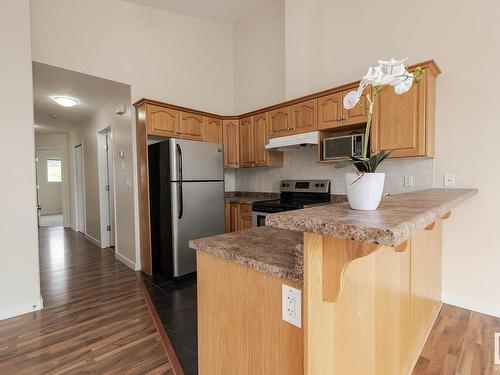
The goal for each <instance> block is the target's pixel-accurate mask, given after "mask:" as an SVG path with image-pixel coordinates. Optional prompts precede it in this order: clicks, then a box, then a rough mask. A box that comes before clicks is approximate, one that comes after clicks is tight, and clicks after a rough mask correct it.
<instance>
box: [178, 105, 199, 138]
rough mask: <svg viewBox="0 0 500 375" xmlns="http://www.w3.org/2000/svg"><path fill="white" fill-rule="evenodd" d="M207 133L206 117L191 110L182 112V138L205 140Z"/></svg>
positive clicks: (180, 133)
mask: <svg viewBox="0 0 500 375" xmlns="http://www.w3.org/2000/svg"><path fill="white" fill-rule="evenodd" d="M204 135H205V118H204V116H201V115H197V114H194V113H190V112H180V121H179V135H178V136H180V138H182V139H188V140H191V141H203V140H204Z"/></svg>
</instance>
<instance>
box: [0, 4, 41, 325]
mask: <svg viewBox="0 0 500 375" xmlns="http://www.w3.org/2000/svg"><path fill="white" fill-rule="evenodd" d="M0 45H1V46H2V49H1V52H0V55H1V57H0V82H1V86H2V89H1V90H0V113H1V114H2V117H1V118H2V125H1V126H0V144H1V147H0V170H1V171H2V179H1V183H0V238H1V239H2V245H1V247H0V255H1V267H2V269H1V271H0V319H4V318H7V317H9V316H13V315H17V314H22V313H25V312H29V311H32V310H33V309H39V308H40V306H41V302H42V301H41V297H40V278H39V269H38V236H37V226H36V225H37V224H36V198H35V162H34V157H35V141H34V132H33V81H32V73H31V50H30V46H31V42H30V18H29V2H28V1H27V0H4V1H2V2H0Z"/></svg>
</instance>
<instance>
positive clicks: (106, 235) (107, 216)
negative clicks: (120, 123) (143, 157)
mask: <svg viewBox="0 0 500 375" xmlns="http://www.w3.org/2000/svg"><path fill="white" fill-rule="evenodd" d="M97 140H98V160H99V198H100V199H99V202H100V217H101V247H102V248H103V249H104V248H107V247H109V248H114V246H115V194H114V192H115V186H114V185H115V184H114V173H113V172H114V167H113V133H112V132H111V127H107V128H105V129H103V130H101V131H100V132H99V133H98V134H97Z"/></svg>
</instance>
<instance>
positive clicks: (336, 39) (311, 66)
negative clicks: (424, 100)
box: [286, 0, 500, 316]
mask: <svg viewBox="0 0 500 375" xmlns="http://www.w3.org/2000/svg"><path fill="white" fill-rule="evenodd" d="M295 2H296V0H291V1H288V0H287V3H286V4H287V6H293V4H294V3H295ZM307 3H308V7H309V10H308V14H309V17H310V18H312V19H314V20H315V22H314V23H313V26H311V27H309V41H308V44H309V45H308V48H309V51H310V54H311V56H315V59H311V60H310V61H309V63H308V65H307V66H308V72H307V74H306V75H305V76H306V77H307V78H305V80H306V82H302V84H303V87H305V89H304V92H303V94H307V93H308V92H314V91H318V90H321V89H323V88H327V87H331V86H335V85H337V84H341V83H343V82H348V81H352V80H356V79H359V78H360V76H361V75H362V74H363V73H365V70H366V69H367V67H368V66H369V65H370V64H374V63H376V61H377V59H379V58H381V57H391V56H394V57H406V56H408V57H409V60H408V62H409V63H416V62H419V61H423V60H427V59H430V58H433V59H435V60H436V61H437V63H438V64H439V66H440V67H441V69H442V70H443V74H442V75H441V76H440V77H439V78H438V83H437V114H436V142H437V143H436V158H435V161H434V184H435V186H437V187H441V186H442V181H443V173H444V172H454V173H455V174H456V179H457V186H458V187H477V188H479V189H480V193H479V195H478V196H477V197H475V198H473V199H472V200H471V201H470V202H468V203H466V204H465V205H464V206H463V207H462V208H460V209H457V210H456V212H455V213H454V215H453V216H452V219H450V220H449V221H447V222H446V223H445V226H444V238H445V239H444V263H443V287H444V291H443V297H444V300H445V301H448V302H450V303H454V304H458V305H461V306H464V307H468V308H471V309H473V310H479V311H483V312H486V313H490V314H494V315H497V316H500V290H499V289H498V264H500V251H499V245H498V244H497V243H498V242H497V241H496V238H495V236H494V234H495V233H497V232H498V228H497V227H498V219H497V216H498V214H497V209H498V207H500V195H499V194H498V191H499V190H500V176H499V174H498V172H497V171H496V169H495V168H492V167H491V164H489V163H488V162H483V160H496V159H497V156H496V155H495V152H496V149H497V148H498V147H497V146H496V143H495V142H496V140H497V139H499V138H500V127H499V126H498V110H497V109H496V108H497V107H498V105H497V104H496V101H497V91H498V88H497V86H496V84H495V83H496V82H497V81H498V80H497V79H496V78H495V72H496V70H497V68H498V66H500V49H499V48H498V35H499V34H500V27H499V23H498V19H499V16H500V3H499V2H498V1H496V0H488V1H483V2H481V4H480V5H478V4H477V3H474V2H460V4H458V3H457V2H456V1H452V0H442V1H433V0H423V1H420V2H418V3H415V2H410V1H404V2H399V3H397V4H395V3H394V1H390V0H380V1H376V2H343V1H329V0H310V1H307ZM303 22H304V23H307V22H308V21H307V20H303ZM292 79H293V77H291V76H289V75H287V84H288V82H289V81H290V80H292ZM299 79H302V78H301V77H299Z"/></svg>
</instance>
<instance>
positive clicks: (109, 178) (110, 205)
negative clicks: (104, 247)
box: [106, 133, 115, 246]
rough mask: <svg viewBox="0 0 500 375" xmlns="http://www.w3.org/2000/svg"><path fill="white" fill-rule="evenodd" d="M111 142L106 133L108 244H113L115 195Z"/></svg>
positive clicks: (109, 135) (109, 136)
mask: <svg viewBox="0 0 500 375" xmlns="http://www.w3.org/2000/svg"><path fill="white" fill-rule="evenodd" d="M113 170H114V169H113V142H112V141H111V133H106V178H107V183H106V185H107V191H108V216H109V218H108V228H110V230H109V232H110V234H109V246H115V197H114V191H115V187H114V186H113V181H114V178H113Z"/></svg>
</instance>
